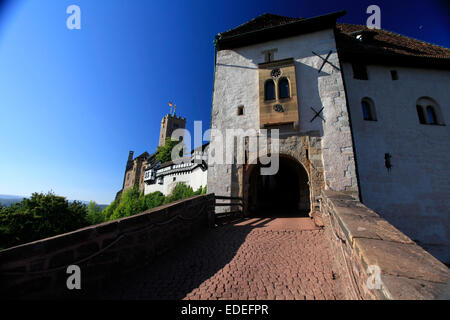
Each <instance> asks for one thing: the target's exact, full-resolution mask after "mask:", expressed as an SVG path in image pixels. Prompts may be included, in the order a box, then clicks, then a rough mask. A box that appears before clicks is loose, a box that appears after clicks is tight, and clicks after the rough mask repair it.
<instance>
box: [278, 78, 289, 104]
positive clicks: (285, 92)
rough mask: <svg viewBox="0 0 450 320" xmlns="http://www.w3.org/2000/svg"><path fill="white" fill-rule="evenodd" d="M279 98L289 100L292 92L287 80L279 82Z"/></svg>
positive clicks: (283, 79)
mask: <svg viewBox="0 0 450 320" xmlns="http://www.w3.org/2000/svg"><path fill="white" fill-rule="evenodd" d="M278 91H279V92H278V97H279V99H284V98H289V97H290V90H289V81H288V79H286V78H282V79H280V81H279V82H278Z"/></svg>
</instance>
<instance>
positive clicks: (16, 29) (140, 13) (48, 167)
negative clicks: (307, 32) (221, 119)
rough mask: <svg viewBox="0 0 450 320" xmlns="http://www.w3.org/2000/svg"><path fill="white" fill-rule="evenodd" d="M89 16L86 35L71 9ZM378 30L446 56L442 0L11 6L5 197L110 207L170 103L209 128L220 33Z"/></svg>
mask: <svg viewBox="0 0 450 320" xmlns="http://www.w3.org/2000/svg"><path fill="white" fill-rule="evenodd" d="M71 4H76V5H78V6H79V7H80V8H81V14H82V17H81V18H82V22H81V30H68V29H67V28H66V19H67V17H68V15H67V14H66V8H67V7H68V6H69V5H71ZM371 4H377V5H379V6H380V8H381V27H382V28H384V29H387V30H390V31H394V32H397V33H401V34H405V35H407V36H410V37H413V38H417V39H421V40H425V41H429V42H432V43H435V44H438V45H442V46H445V47H450V35H449V30H450V22H449V21H450V19H449V17H448V13H449V12H450V11H449V6H448V5H447V4H446V2H445V1H300V0H297V1H273V0H272V1H265V0H260V1H243V0H239V1H236V0H226V1H186V0H184V1H144V0H141V1H139V0H68V1H66V0H15V1H10V2H9V3H8V2H7V5H6V6H4V7H3V12H1V13H0V194H15V195H25V196H28V195H30V194H31V193H32V192H35V191H36V192H47V191H49V190H52V191H54V192H55V193H57V194H59V195H63V196H66V197H68V198H69V199H80V200H95V201H97V202H98V203H109V202H111V201H112V200H113V199H114V196H115V193H116V192H117V191H118V190H120V188H121V186H122V179H123V171H124V167H125V162H126V159H127V156H128V151H129V150H134V151H135V154H136V155H138V154H140V153H142V152H144V151H149V152H152V151H154V150H155V149H156V146H157V143H158V135H159V124H160V121H161V118H162V117H163V116H164V114H165V113H167V112H168V110H169V107H168V101H169V100H172V101H174V102H175V103H176V104H177V114H179V115H182V116H184V117H186V118H187V119H188V124H187V127H188V129H191V128H192V127H193V121H194V120H201V121H203V128H204V130H206V129H207V128H209V122H210V109H211V96H212V85H213V71H214V47H213V43H212V41H213V39H214V36H215V35H216V34H217V33H219V32H222V31H226V30H228V29H231V28H233V27H235V26H237V25H239V24H242V23H243V22H245V21H248V20H250V19H252V18H254V17H256V16H258V15H260V14H263V13H265V12H271V13H275V14H280V15H286V16H293V17H312V16H317V15H322V14H326V13H329V12H333V11H338V10H343V9H344V10H347V15H346V16H344V17H343V18H341V19H340V20H339V21H340V22H347V23H355V24H365V22H366V19H367V17H368V15H367V14H366V12H365V11H366V8H367V7H368V6H369V5H371Z"/></svg>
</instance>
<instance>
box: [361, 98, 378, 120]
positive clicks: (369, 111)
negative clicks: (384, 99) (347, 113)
mask: <svg viewBox="0 0 450 320" xmlns="http://www.w3.org/2000/svg"><path fill="white" fill-rule="evenodd" d="M361 107H362V113H363V119H364V120H369V121H376V120H377V116H376V113H375V105H374V103H373V101H372V100H371V99H369V98H364V99H362V100H361Z"/></svg>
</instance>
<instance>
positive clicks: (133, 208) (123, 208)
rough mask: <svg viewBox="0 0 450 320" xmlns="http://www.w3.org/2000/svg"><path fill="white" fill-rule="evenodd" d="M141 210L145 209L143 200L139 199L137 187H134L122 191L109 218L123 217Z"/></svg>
mask: <svg viewBox="0 0 450 320" xmlns="http://www.w3.org/2000/svg"><path fill="white" fill-rule="evenodd" d="M142 211H145V205H144V203H143V201H141V200H140V199H139V190H138V188H137V187H134V188H131V189H128V190H126V191H125V192H124V193H122V196H121V197H120V202H119V204H118V206H117V208H116V209H115V210H114V213H113V214H112V215H111V217H110V219H111V220H115V219H119V218H123V217H129V216H131V215H134V214H136V213H139V212H142Z"/></svg>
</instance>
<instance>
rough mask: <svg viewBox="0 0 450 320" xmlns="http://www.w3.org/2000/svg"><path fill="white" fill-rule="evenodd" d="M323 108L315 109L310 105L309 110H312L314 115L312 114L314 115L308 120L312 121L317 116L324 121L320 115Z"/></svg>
mask: <svg viewBox="0 0 450 320" xmlns="http://www.w3.org/2000/svg"><path fill="white" fill-rule="evenodd" d="M323 108H324V107H322V109H320V110H319V111H316V110H315V109H314V108H312V107H311V110H312V111H314V113H315V115H314V117H313V118H312V119H311V121H310V122H313V121H314V119H315V118H317V117H319V118H320V119H322V120H323V121H325V119H324V118H322V116H321V115H320V113H321V112H322V111H323Z"/></svg>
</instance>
